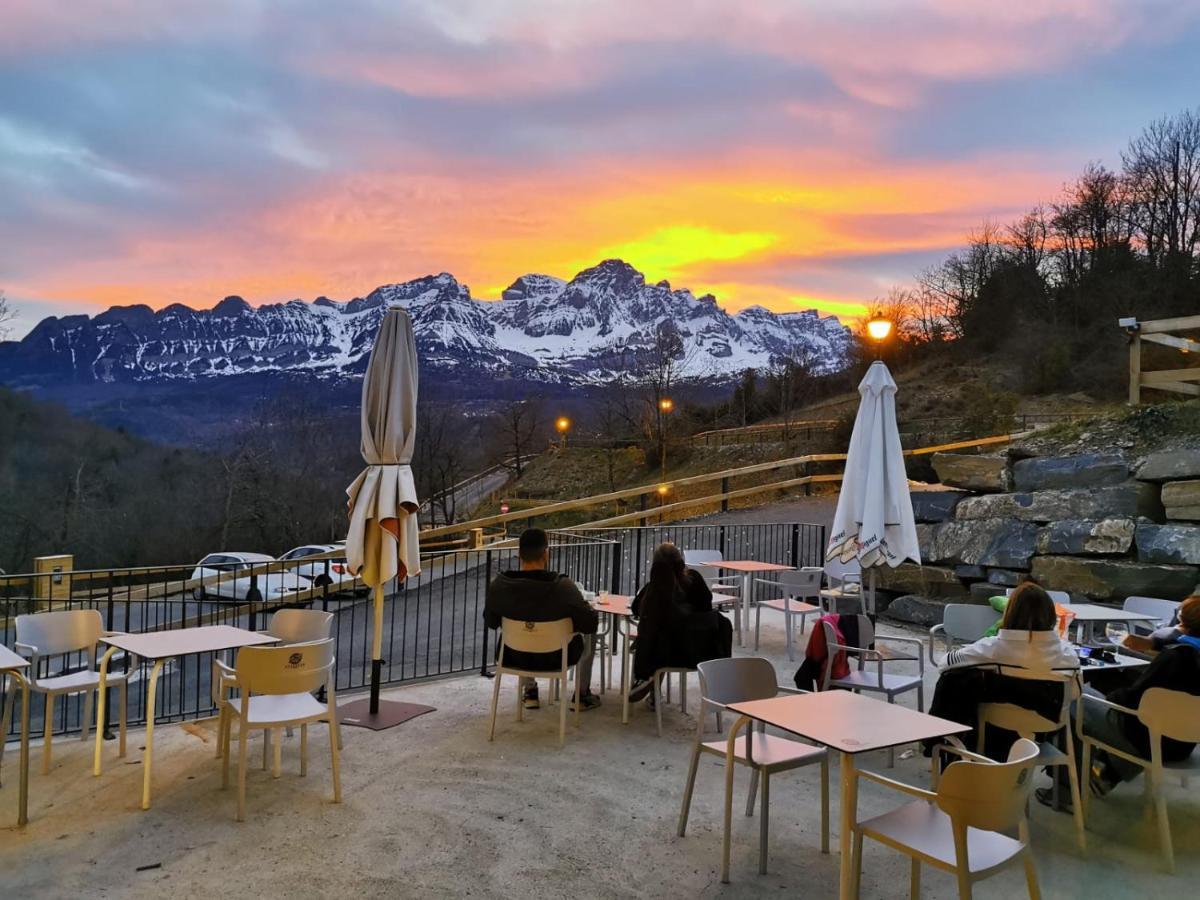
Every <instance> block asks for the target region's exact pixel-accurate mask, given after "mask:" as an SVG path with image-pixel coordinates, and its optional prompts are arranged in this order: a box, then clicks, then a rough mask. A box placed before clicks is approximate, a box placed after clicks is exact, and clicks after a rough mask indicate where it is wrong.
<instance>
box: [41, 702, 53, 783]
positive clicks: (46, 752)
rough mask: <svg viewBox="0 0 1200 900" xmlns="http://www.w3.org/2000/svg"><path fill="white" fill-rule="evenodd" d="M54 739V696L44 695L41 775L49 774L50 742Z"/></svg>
mask: <svg viewBox="0 0 1200 900" xmlns="http://www.w3.org/2000/svg"><path fill="white" fill-rule="evenodd" d="M53 737H54V695H53V694H47V695H46V727H45V728H44V729H43V735H42V774H43V775H49V774H50V741H51V740H52V739H53Z"/></svg>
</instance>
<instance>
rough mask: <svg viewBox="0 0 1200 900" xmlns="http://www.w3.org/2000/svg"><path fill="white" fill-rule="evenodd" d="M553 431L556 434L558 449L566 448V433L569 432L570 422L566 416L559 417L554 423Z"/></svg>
mask: <svg viewBox="0 0 1200 900" xmlns="http://www.w3.org/2000/svg"><path fill="white" fill-rule="evenodd" d="M554 430H555V431H557V432H558V446H559V449H562V450H565V449H566V448H567V432H568V431H570V430H571V420H570V419H568V418H567V417H566V416H559V417H558V418H557V419H556V420H555V422H554Z"/></svg>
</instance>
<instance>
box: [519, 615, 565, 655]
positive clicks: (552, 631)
mask: <svg viewBox="0 0 1200 900" xmlns="http://www.w3.org/2000/svg"><path fill="white" fill-rule="evenodd" d="M574 633H575V628H574V626H573V625H572V624H571V620H570V619H556V620H555V621H553V622H523V621H521V620H520V619H502V620H501V622H500V640H501V642H502V643H503V646H505V647H507V648H508V649H509V650H518V651H520V652H521V653H557V652H559V651H561V650H562V649H563V647H565V646H566V645H567V644H568V643H569V642H570V640H571V635H572V634H574Z"/></svg>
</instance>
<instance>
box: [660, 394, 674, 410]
mask: <svg viewBox="0 0 1200 900" xmlns="http://www.w3.org/2000/svg"><path fill="white" fill-rule="evenodd" d="M658 408H659V409H660V410H662V411H663V412H665V413H669V412H670V411H671V410H673V409H674V408H675V401H674V400H672V399H671V398H670V397H663V398H662V399H661V400H659V401H658Z"/></svg>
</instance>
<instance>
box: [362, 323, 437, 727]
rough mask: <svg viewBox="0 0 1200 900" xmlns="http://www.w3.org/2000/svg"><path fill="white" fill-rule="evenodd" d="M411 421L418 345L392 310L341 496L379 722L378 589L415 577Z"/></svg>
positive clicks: (373, 362)
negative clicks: (358, 459)
mask: <svg viewBox="0 0 1200 900" xmlns="http://www.w3.org/2000/svg"><path fill="white" fill-rule="evenodd" d="M416 420H417V345H416V340H415V339H414V337H413V328H412V320H411V319H410V318H409V315H408V313H407V312H406V311H405V310H403V309H397V308H393V309H389V310H388V311H387V312H386V313H385V314H384V317H383V322H382V323H381V324H380V326H379V334H378V335H377V336H376V338H375V346H374V348H373V349H372V350H371V358H370V361H369V362H368V363H367V372H366V375H365V377H364V379H363V389H362V456H363V461H364V462H365V463H366V464H367V467H366V468H365V469H363V470H362V472H361V473H360V474H359V476H358V477H357V478H356V479H354V483H353V484H351V485H350V487H348V488H347V489H346V493H347V495H348V496H349V498H350V503H349V506H350V529H349V531H348V533H347V534H346V561H347V563H348V564H349V567H350V571H351V572H354V573H356V574H358V575H360V576H361V577H362V580H363V581H364V582H365V583H366V584H367V585H368V586H369V587H371V588H372V589H373V591H374V595H375V620H374V629H373V632H374V633H373V638H372V644H371V696H370V707H369V714H370V716H371V717H379V716H380V708H379V682H380V676H381V669H382V666H383V660H382V653H383V643H382V642H383V592H384V585H386V584H388V583H389V582H390V581H391V580H392V579H394V578H401V579H403V578H406V577H410V576H413V575H419V574H421V555H420V547H419V535H418V531H417V508H418V505H419V504H418V502H417V489H416V485H415V484H414V482H413V475H412V469H411V468H409V464H410V463H411V462H412V457H413V446H414V444H415V441H416ZM346 721H349V718H347V719H346ZM381 724H382V723H381Z"/></svg>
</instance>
